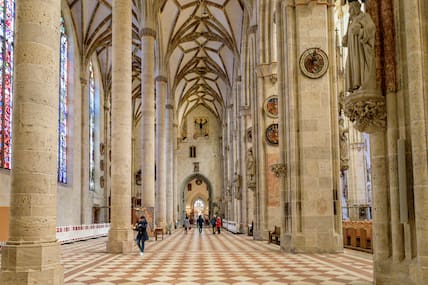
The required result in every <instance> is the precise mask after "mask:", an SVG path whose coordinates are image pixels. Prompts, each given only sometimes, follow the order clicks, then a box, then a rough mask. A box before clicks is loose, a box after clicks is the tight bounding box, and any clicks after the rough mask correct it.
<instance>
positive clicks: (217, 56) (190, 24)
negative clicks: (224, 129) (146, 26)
mask: <svg viewBox="0 0 428 285" xmlns="http://www.w3.org/2000/svg"><path fill="white" fill-rule="evenodd" d="M242 23H243V6H242V4H241V2H240V1H238V0H202V1H201V0H169V1H166V3H165V4H164V5H163V6H162V7H161V14H160V25H161V28H162V29H161V32H160V33H161V43H162V50H163V51H164V54H165V59H166V61H165V62H168V65H169V66H168V76H169V82H170V84H171V85H170V86H171V89H170V90H171V92H173V95H174V99H175V106H176V107H177V111H178V121H179V122H181V119H182V118H183V117H185V116H186V115H187V114H188V113H189V112H190V111H191V110H193V109H194V108H196V107H197V106H199V105H203V106H205V107H206V108H207V109H208V110H210V111H211V112H212V113H213V114H215V116H216V117H218V118H219V119H221V118H222V115H223V111H222V110H223V107H224V104H225V102H227V100H226V96H228V95H229V94H230V90H231V86H232V84H233V81H234V79H235V78H234V77H235V76H236V72H235V68H236V66H237V60H239V54H240V42H241V35H242Z"/></svg>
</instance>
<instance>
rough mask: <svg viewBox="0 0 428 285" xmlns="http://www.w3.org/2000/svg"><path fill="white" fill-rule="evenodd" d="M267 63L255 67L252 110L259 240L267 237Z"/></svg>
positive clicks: (255, 225)
mask: <svg viewBox="0 0 428 285" xmlns="http://www.w3.org/2000/svg"><path fill="white" fill-rule="evenodd" d="M268 75H269V65H267V64H261V65H259V67H258V69H257V81H258V84H257V94H256V96H255V102H253V103H254V105H255V107H254V108H255V111H254V118H255V121H254V128H253V132H254V134H253V135H254V136H255V144H254V146H255V147H253V153H254V157H255V158H256V159H255V161H256V166H257V170H256V177H257V178H256V181H257V186H256V190H255V191H256V199H255V202H256V207H257V214H256V217H255V218H256V221H257V222H255V224H254V238H255V239H258V240H261V239H267V232H268V229H267V189H266V157H265V152H266V147H265V142H264V130H265V127H266V126H265V119H264V115H263V114H264V113H263V103H264V98H265V94H266V92H267V84H268V82H266V81H268V80H269V77H268Z"/></svg>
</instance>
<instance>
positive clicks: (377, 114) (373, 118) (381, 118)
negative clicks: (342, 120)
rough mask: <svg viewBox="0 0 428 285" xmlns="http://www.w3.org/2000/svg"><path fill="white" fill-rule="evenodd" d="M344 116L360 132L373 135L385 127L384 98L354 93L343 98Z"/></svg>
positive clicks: (376, 95)
mask: <svg viewBox="0 0 428 285" xmlns="http://www.w3.org/2000/svg"><path fill="white" fill-rule="evenodd" d="M345 116H346V117H348V118H349V120H350V121H351V122H353V123H354V126H355V128H356V129H357V130H359V131H360V132H365V133H374V132H376V131H380V130H383V129H384V128H385V127H386V106H385V97H384V96H382V95H380V94H372V95H370V94H368V93H366V92H364V93H359V94H358V93H356V92H354V93H353V94H352V95H349V96H347V97H346V98H345Z"/></svg>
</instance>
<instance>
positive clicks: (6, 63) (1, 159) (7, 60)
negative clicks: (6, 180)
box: [0, 0, 15, 169]
mask: <svg viewBox="0 0 428 285" xmlns="http://www.w3.org/2000/svg"><path fill="white" fill-rule="evenodd" d="M14 28H15V1H14V0H0V168H6V169H10V168H11V155H12V95H13V93H12V80H13V77H12V76H13V42H14V36H13V35H14Z"/></svg>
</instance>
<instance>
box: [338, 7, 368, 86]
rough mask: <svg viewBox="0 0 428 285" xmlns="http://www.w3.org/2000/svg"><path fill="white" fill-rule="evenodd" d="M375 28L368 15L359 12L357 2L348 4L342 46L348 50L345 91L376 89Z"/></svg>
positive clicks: (359, 8)
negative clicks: (347, 20) (345, 29)
mask: <svg viewBox="0 0 428 285" xmlns="http://www.w3.org/2000/svg"><path fill="white" fill-rule="evenodd" d="M375 32H376V26H375V24H374V22H373V20H372V18H371V17H370V15H369V14H366V13H364V12H363V11H361V3H360V2H359V1H355V0H354V1H352V2H349V23H348V30H347V31H346V34H345V36H344V37H343V39H342V45H343V46H344V47H347V48H348V57H347V58H346V64H345V90H346V91H348V92H354V91H355V90H358V89H360V90H366V89H368V90H373V89H375V88H376V73H375V50H374V41H375Z"/></svg>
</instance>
